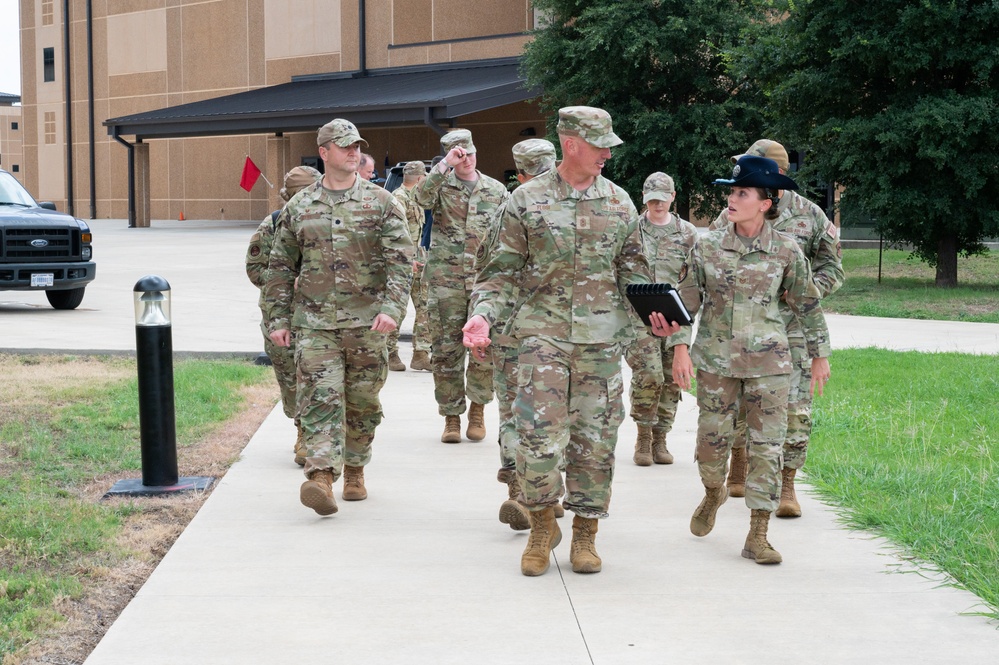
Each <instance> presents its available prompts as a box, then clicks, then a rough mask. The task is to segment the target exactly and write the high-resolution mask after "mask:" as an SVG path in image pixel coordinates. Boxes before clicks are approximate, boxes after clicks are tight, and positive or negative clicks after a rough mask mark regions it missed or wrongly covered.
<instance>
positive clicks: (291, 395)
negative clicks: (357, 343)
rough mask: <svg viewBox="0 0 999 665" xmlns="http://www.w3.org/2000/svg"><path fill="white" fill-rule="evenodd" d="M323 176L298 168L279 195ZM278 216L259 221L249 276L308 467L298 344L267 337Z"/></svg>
mask: <svg viewBox="0 0 999 665" xmlns="http://www.w3.org/2000/svg"><path fill="white" fill-rule="evenodd" d="M322 175H323V174H322V173H320V172H319V171H317V170H316V169H314V168H312V167H311V166H296V167H295V168H293V169H292V170H290V171H288V173H286V174H285V176H284V187H282V188H281V192H280V194H281V198H282V199H284V200H285V202H287V201H288V200H289V199H290V198H291V197H292V196H294V195H295V194H297V193H298V191H299V190H300V189H302V188H303V187H305V186H306V185H311V184H312V183H314V182H315V181H316V180H319V178H321V177H322ZM279 214H281V211H280V210H275V211H274V212H272V213H271V214H269V215H267V217H264V221H262V222H260V226H258V227H257V230H256V232H255V233H254V234H253V236H252V237H251V238H250V246H249V247H248V248H247V249H246V276H247V277H249V278H250V281H251V282H253V285H254V286H256V287H257V288H258V289H260V300H259V301H258V303H257V304H258V305H259V307H260V312H261V314H263V319H261V321H260V331H261V332H262V333H263V335H264V352H265V353H266V354H267V357H268V358H270V359H271V366H272V367H273V368H274V376H275V377H276V378H277V382H278V386H279V387H280V388H281V408H282V409H283V410H284V415H286V416H288V417H289V418H293V419H294V420H295V429H296V430H297V431H298V436H297V437H296V438H295V464H297V465H299V466H305V446H304V445H303V440H304V437H303V435H302V423H301V421H300V420H299V419H298V411H297V407H296V406H295V389H296V387H297V382H298V381H297V379H296V377H295V341H294V340H290V344H289V346H278V345H277V344H275V343H274V342H273V341H271V338H270V335H268V328H267V307H266V304H265V301H264V292H263V288H264V285H265V284H266V283H267V274H266V273H267V262H268V261H269V260H270V256H271V245H272V244H273V243H274V232H275V231H276V230H277V220H278V215H279Z"/></svg>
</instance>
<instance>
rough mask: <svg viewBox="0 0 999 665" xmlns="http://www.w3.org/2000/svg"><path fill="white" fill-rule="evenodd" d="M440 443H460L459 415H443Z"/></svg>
mask: <svg viewBox="0 0 999 665" xmlns="http://www.w3.org/2000/svg"><path fill="white" fill-rule="evenodd" d="M441 443H461V416H444V433H443V434H441Z"/></svg>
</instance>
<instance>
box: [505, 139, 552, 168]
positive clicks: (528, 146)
mask: <svg viewBox="0 0 999 665" xmlns="http://www.w3.org/2000/svg"><path fill="white" fill-rule="evenodd" d="M513 163H514V165H515V166H516V167H517V170H518V171H523V172H524V173H526V174H528V175H531V176H536V175H541V174H542V173H544V172H545V171H550V170H551V168H552V167H553V166H555V146H554V145H552V142H551V141H546V140H545V139H527V140H526V141H521V142H520V143H518V144H516V145H515V146H513Z"/></svg>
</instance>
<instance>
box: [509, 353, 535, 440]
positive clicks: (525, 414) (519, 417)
mask: <svg viewBox="0 0 999 665" xmlns="http://www.w3.org/2000/svg"><path fill="white" fill-rule="evenodd" d="M515 378H516V384H517V387H516V390H517V397H516V398H515V399H514V401H513V417H514V418H515V419H516V421H517V429H518V430H533V429H534V422H535V418H534V416H535V412H534V365H528V364H525V363H520V364H519V365H518V366H517V376H516V377H515Z"/></svg>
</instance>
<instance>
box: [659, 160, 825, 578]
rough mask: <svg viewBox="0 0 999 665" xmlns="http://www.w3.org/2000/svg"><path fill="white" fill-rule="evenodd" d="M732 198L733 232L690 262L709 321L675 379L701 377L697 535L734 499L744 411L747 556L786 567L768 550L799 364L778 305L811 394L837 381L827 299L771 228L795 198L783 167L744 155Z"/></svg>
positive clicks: (689, 292) (711, 236) (695, 297)
mask: <svg viewBox="0 0 999 665" xmlns="http://www.w3.org/2000/svg"><path fill="white" fill-rule="evenodd" d="M715 184H719V185H727V186H730V187H731V188H732V191H731V193H730V194H729V197H728V216H729V221H730V222H731V223H730V224H728V225H727V226H726V227H725V228H722V229H718V230H715V231H712V232H710V233H708V234H707V235H705V236H702V237H701V238H700V239H699V240H698V242H697V244H696V245H695V246H694V251H693V252H692V254H691V259H690V265H689V267H690V270H689V274H688V276H687V278H686V279H685V280H684V281H683V282H681V295H682V296H683V299H684V302H685V304H686V305H687V309H688V310H690V311H691V312H692V313H693V312H695V311H697V310H698V309H700V311H701V319H700V323H699V326H698V330H697V340H696V341H695V342H694V345H693V351H692V353H691V354H690V355H688V353H687V342H688V341H689V336H690V331H689V329H684V330H683V332H681V333H678V335H679V338H678V339H677V340H676V341H677V344H676V346H675V347H674V348H675V350H676V351H675V353H676V362H675V364H674V370H675V378H676V380H677V382H678V383H679V384H680V386H681V387H683V388H689V387H690V375H691V373H692V369H693V367H694V366H696V367H697V404H698V407H699V408H700V415H699V417H698V423H697V448H696V453H695V457H696V459H697V467H698V470H699V471H700V475H701V482H702V483H703V484H704V492H705V496H704V500H703V501H701V504H700V505H699V506H698V507H697V510H696V511H695V512H694V515H693V517H691V520H690V531H691V533H693V534H694V535H696V536H705V535H707V534H708V533H710V532H711V530H712V529H713V528H714V523H715V516H716V514H717V512H718V507H719V506H720V505H721V504H722V503H724V502H725V499H726V498H727V497H728V490H727V488H726V487H725V470H726V469H725V467H726V464H727V462H728V457H729V452H730V449H731V447H732V443H733V440H734V437H735V430H734V423H735V417H736V414H737V413H738V412H739V409H740V408H745V411H746V424H747V429H748V433H747V439H748V443H747V452H748V457H749V473H748V477H747V482H746V505H747V506H748V507H749V508H750V510H751V511H752V513H751V518H750V530H749V535H748V536H747V537H746V543H745V546H744V547H743V550H742V555H743V556H744V557H746V558H748V559H754V560H755V561H756V562H757V563H761V564H771V563H780V562H781V555H780V553H779V552H777V550H776V549H774V547H773V546H772V545H771V544H770V542H769V541H768V540H767V530H768V525H769V521H770V514H771V513H772V512H773V511H774V510H775V509H776V508H777V505H778V497H779V496H780V487H781V473H780V471H781V468H782V466H783V453H782V448H783V445H784V435H785V433H786V432H787V398H788V390H789V388H790V377H791V372H792V370H793V365H794V363H793V359H792V356H791V349H790V345H789V344H788V340H787V332H786V328H785V325H784V319H783V318H782V316H781V314H780V312H779V311H778V307H777V303H778V302H779V301H780V300H781V298H782V297H783V298H784V300H785V301H786V302H787V304H788V306H789V307H790V308H791V310H792V311H793V312H794V313H795V315H796V316H797V317H798V320H799V322H800V323H801V329H802V332H803V334H804V336H805V342H806V345H807V350H808V355H809V357H811V358H812V361H811V370H812V381H811V388H812V389H813V390H814V389H815V388H818V390H819V392H820V394H821V392H822V387H823V386H824V385H825V382H826V380H828V378H829V361H828V356H829V354H830V347H829V331H828V329H827V328H826V323H825V318H824V317H823V316H822V308H821V306H820V305H819V300H820V297H819V292H818V290H817V289H816V288H815V285H814V284H813V283H812V280H811V275H810V274H809V270H808V263H807V261H806V260H805V257H804V255H803V254H802V253H801V249H800V248H799V247H798V245H797V243H796V242H795V241H794V240H793V239H791V238H789V237H788V236H786V235H784V234H782V233H779V232H777V231H775V230H774V229H773V227H772V226H770V225H769V224H767V223H766V221H765V216H766V215H767V214H770V215H771V217H776V216H777V215H778V214H779V213H778V212H777V210H776V205H777V190H781V189H784V190H787V189H796V188H797V186H796V185H795V184H794V181H793V180H791V179H790V178H788V177H787V176H785V175H782V174H780V173H779V172H778V167H777V164H776V162H774V161H773V160H771V159H766V158H764V157H756V156H750V155H746V156H744V157H742V158H740V159H739V161H738V162H737V163H736V165H735V168H734V170H733V172H732V178H731V179H729V180H716V181H715Z"/></svg>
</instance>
